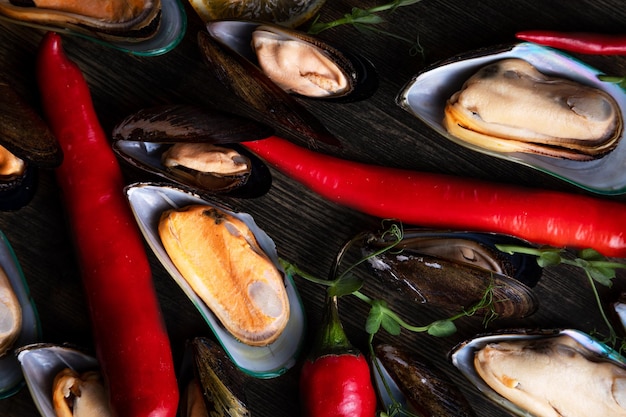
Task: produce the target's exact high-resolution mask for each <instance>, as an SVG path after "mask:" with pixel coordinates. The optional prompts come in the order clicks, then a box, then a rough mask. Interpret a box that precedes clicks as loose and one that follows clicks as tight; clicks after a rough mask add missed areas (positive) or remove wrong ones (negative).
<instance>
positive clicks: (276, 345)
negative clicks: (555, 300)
mask: <svg viewBox="0 0 626 417" xmlns="http://www.w3.org/2000/svg"><path fill="white" fill-rule="evenodd" d="M125 192H126V196H127V198H128V201H129V203H130V206H131V209H132V211H133V213H134V215H135V219H136V220H137V223H138V225H139V228H140V230H141V232H142V233H143V235H144V237H145V238H146V241H147V242H148V244H149V245H150V247H151V248H152V250H153V251H154V253H155V254H156V256H157V258H158V259H159V261H160V262H161V264H162V265H163V266H164V268H165V269H166V270H167V271H168V272H169V273H170V275H171V276H172V278H173V279H174V280H175V281H176V283H177V284H178V285H179V286H180V287H181V289H182V290H183V291H184V292H185V294H186V295H187V297H189V299H190V300H191V301H192V302H193V304H194V306H195V307H196V308H197V309H198V310H199V311H200V313H201V315H202V316H203V317H204V319H205V320H206V322H207V324H208V325H209V326H210V328H211V330H213V332H214V334H215V336H216V337H217V340H218V342H219V343H220V344H221V345H222V347H223V348H224V350H225V351H226V353H227V354H228V356H229V357H230V358H231V359H232V360H233V362H234V363H235V365H236V366H237V367H238V368H240V369H241V370H242V371H244V372H245V373H247V374H250V375H253V376H255V377H260V378H272V377H276V376H279V375H282V374H283V373H285V372H286V371H287V370H288V369H289V368H291V367H292V366H294V365H295V363H296V358H297V356H298V355H299V353H300V350H301V349H302V344H303V341H304V336H305V319H304V308H303V305H302V302H301V300H300V297H299V295H298V292H297V290H296V288H295V285H294V283H293V280H292V278H291V277H290V276H289V275H287V274H285V272H284V271H283V269H282V267H280V264H279V262H278V255H277V253H276V246H275V244H274V242H273V241H272V240H271V239H270V238H269V236H267V234H266V233H265V232H263V231H262V230H261V229H260V228H259V227H258V226H257V225H256V224H255V222H254V220H253V219H252V217H251V216H250V215H249V214H245V213H235V212H233V211H231V210H229V209H227V208H226V207H224V206H223V205H218V204H216V203H212V202H209V201H207V200H205V199H204V198H202V197H200V196H199V195H197V194H194V193H192V192H190V191H189V190H185V189H182V188H178V187H175V186H173V185H166V184H150V183H136V184H131V185H129V186H128V187H126V189H125ZM188 206H202V207H203V210H204V211H211V210H213V209H215V210H216V213H217V212H218V211H219V212H224V213H226V214H227V217H228V218H230V216H232V218H235V219H237V223H239V222H243V224H245V228H247V229H249V230H250V231H251V232H252V234H253V236H254V239H252V238H249V242H245V241H244V240H241V242H242V243H244V244H245V245H251V246H250V247H255V245H254V244H252V243H251V242H254V241H256V244H258V247H259V248H260V253H262V254H263V255H259V256H267V257H268V258H269V259H270V260H271V264H273V266H274V267H276V268H278V270H279V271H280V276H281V280H280V288H278V287H276V286H272V285H264V284H263V281H264V280H265V278H263V279H261V280H260V281H259V282H260V283H261V284H260V285H257V284H254V283H253V284H252V285H251V286H249V287H248V288H246V289H243V290H242V291H241V292H236V293H231V294H230V295H226V296H225V297H230V299H228V300H227V302H228V303H229V304H230V305H231V306H230V307H232V308H231V310H232V309H235V310H237V311H244V310H246V308H245V307H242V306H241V304H242V302H244V301H247V300H250V299H257V301H259V300H261V299H264V300H266V301H268V302H269V301H270V300H273V301H276V300H280V302H278V303H270V304H265V305H262V308H261V310H262V311H265V312H266V313H268V314H269V315H270V316H273V317H270V318H268V322H274V324H280V325H279V326H278V329H279V328H280V327H283V324H282V323H281V320H282V319H284V318H285V317H284V316H285V313H286V312H287V311H288V319H287V323H286V324H285V325H284V328H282V330H281V331H279V332H277V333H280V334H274V336H277V337H276V339H275V340H274V341H272V342H271V343H269V344H265V345H263V346H252V345H250V344H247V343H243V342H242V340H245V339H246V338H247V337H248V336H247V335H246V332H243V333H241V332H237V333H236V334H237V337H235V336H234V335H233V333H231V332H230V331H228V330H227V329H226V327H225V326H224V324H223V323H222V322H221V321H220V319H218V317H217V314H216V313H214V312H213V311H212V310H211V308H209V306H208V305H207V304H206V303H205V302H204V301H203V300H202V298H201V297H200V294H198V293H197V292H196V291H194V289H193V288H192V286H191V285H190V283H189V282H188V281H187V279H185V277H184V276H183V272H184V271H182V270H179V269H178V268H177V267H176V265H175V264H174V262H173V259H172V258H171V257H170V255H169V254H168V251H167V250H166V249H165V247H164V244H163V241H162V239H161V237H160V236H159V230H158V228H159V222H160V219H161V216H162V214H163V213H164V212H166V211H168V210H179V209H182V208H184V207H188ZM225 219H226V217H225ZM226 224H227V223H224V225H226ZM198 229H204V227H198ZM244 230H245V229H244ZM222 231H224V232H226V230H225V229H222ZM232 232H233V233H235V232H236V231H235V229H232ZM231 237H232V240H237V239H235V236H231ZM242 239H243V236H242ZM197 243H198V242H197ZM198 244H199V245H201V246H203V245H206V243H205V242H199V243H198ZM186 245H187V246H188V247H190V248H193V242H191V241H188V242H187V243H186ZM225 254H226V252H222V253H221V255H225ZM221 255H220V257H221ZM248 255H250V254H248ZM206 261H210V260H206ZM202 262H205V260H203V261H202ZM262 264H263V265H266V266H267V265H268V264H267V263H266V262H263V263H262ZM238 266H242V265H238ZM237 269H238V268H237ZM206 273H208V274H211V273H212V271H211V270H210V269H209V270H207V271H204V272H203V273H202V275H206ZM215 276H217V275H215ZM209 278H211V276H210V275H209ZM276 285H278V283H276ZM268 290H269V293H270V294H269V295H271V297H268V296H267V295H268ZM274 291H276V293H274ZM282 292H285V293H286V296H287V302H288V306H284V305H283V304H282V302H283V301H284V299H283V298H282V296H281V297H278V298H276V297H275V296H276V294H278V293H282ZM218 299H219V300H221V301H224V297H222V296H221V295H218ZM261 304H263V303H262V302H261ZM238 306H239V307H238ZM240 307H241V310H239V308H240ZM218 313H219V312H218ZM221 318H223V317H221ZM227 321H230V318H228V317H227ZM270 327H271V324H270ZM274 330H276V329H274ZM271 333H273V332H269V333H268V334H265V336H272V335H271ZM239 337H241V338H242V339H240V338H239ZM253 339H254V338H253ZM260 340H261V339H259V340H252V342H253V343H257V344H263V343H261V342H260ZM270 340H271V337H270ZM266 342H267V340H266Z"/></svg>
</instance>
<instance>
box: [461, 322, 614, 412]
mask: <svg viewBox="0 0 626 417" xmlns="http://www.w3.org/2000/svg"><path fill="white" fill-rule="evenodd" d="M451 359H452V362H453V364H454V365H455V366H456V367H457V368H458V369H459V370H460V371H461V372H462V373H463V374H464V375H465V376H466V377H467V378H468V379H469V380H470V381H471V382H472V383H473V384H474V385H475V386H476V387H477V388H478V389H479V390H480V391H481V392H483V393H484V394H485V395H486V396H487V397H488V398H490V399H491V400H493V401H495V402H497V403H499V404H500V405H502V406H504V407H505V408H506V409H508V410H509V411H511V412H512V413H514V414H516V415H520V416H529V415H532V416H534V417H548V416H549V417H559V416H571V417H594V416H598V417H599V416H602V417H609V416H611V417H614V416H625V415H626V359H624V357H623V356H621V355H620V354H619V353H618V352H616V351H614V350H613V349H611V348H610V347H608V346H606V345H604V344H603V343H601V342H599V341H597V340H595V339H593V338H592V337H591V336H589V335H587V334H585V333H583V332H580V331H577V330H571V329H565V330H543V331H531V330H515V331H514V330H510V331H502V332H501V333H497V334H490V335H482V336H478V337H476V338H474V339H472V340H468V341H466V342H463V343H461V344H459V345H458V346H456V347H455V348H454V349H453V350H452V351H451Z"/></svg>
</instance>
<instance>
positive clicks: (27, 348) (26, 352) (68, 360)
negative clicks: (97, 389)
mask: <svg viewBox="0 0 626 417" xmlns="http://www.w3.org/2000/svg"><path fill="white" fill-rule="evenodd" d="M16 355H17V360H18V361H19V363H20V365H21V367H22V372H23V374H24V378H25V379H26V383H27V385H28V389H29V391H30V394H31V397H32V398H33V401H34V403H35V406H36V407H37V409H38V410H39V412H40V413H41V415H42V416H43V417H55V416H56V413H55V411H54V407H53V405H52V392H53V389H52V386H53V382H54V378H55V376H56V375H57V374H58V373H59V372H60V371H62V370H63V369H66V368H70V369H72V370H74V371H76V372H79V373H82V372H85V371H91V370H97V369H98V361H97V360H96V358H95V357H94V356H92V355H90V354H88V353H86V352H85V351H83V350H81V349H79V348H77V347H74V346H69V345H53V344H50V343H33V344H29V345H24V346H22V347H21V348H20V349H18V350H17V352H16Z"/></svg>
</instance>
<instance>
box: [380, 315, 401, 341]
mask: <svg viewBox="0 0 626 417" xmlns="http://www.w3.org/2000/svg"><path fill="white" fill-rule="evenodd" d="M381 325H382V327H383V329H385V330H386V331H387V332H388V333H389V334H390V335H392V336H398V335H399V334H400V332H401V331H402V327H401V326H400V324H399V323H398V322H397V321H396V320H394V319H393V318H391V317H389V316H388V315H387V314H384V315H383V317H382V322H381Z"/></svg>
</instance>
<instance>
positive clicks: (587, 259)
mask: <svg viewBox="0 0 626 417" xmlns="http://www.w3.org/2000/svg"><path fill="white" fill-rule="evenodd" d="M496 247H497V248H498V249H499V250H501V251H502V252H506V253H509V254H513V253H515V252H517V253H524V254H527V255H534V256H536V257H537V263H538V264H539V266H541V267H542V268H546V267H552V266H557V265H560V264H563V265H570V266H575V267H578V268H581V269H582V270H583V271H585V274H586V275H587V279H588V280H589V283H590V285H591V289H592V291H593V295H594V298H595V301H596V304H597V305H598V308H599V310H600V314H601V315H602V319H603V320H604V322H605V324H606V326H607V327H608V329H609V335H608V337H607V339H606V341H605V342H606V343H607V344H608V345H610V346H614V347H615V346H616V345H617V344H618V343H620V342H619V338H618V337H617V333H616V332H615V329H614V328H613V325H612V324H611V321H610V320H609V319H608V317H607V316H606V313H605V311H604V308H603V307H602V301H601V300H600V294H599V293H598V289H597V287H596V284H600V285H604V286H606V287H610V286H611V285H612V283H613V281H612V280H613V278H615V276H616V270H617V269H626V264H623V263H620V262H613V261H610V260H609V259H608V258H606V257H605V256H603V255H602V254H600V253H599V252H598V251H596V250H594V249H583V250H581V251H579V252H578V253H577V254H576V256H575V257H573V259H571V258H569V257H566V256H564V255H565V254H566V253H567V252H566V251H565V250H564V249H558V248H550V247H548V248H531V247H525V246H514V245H496ZM624 349H626V341H621V346H620V347H619V350H620V351H623V350H624Z"/></svg>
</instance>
